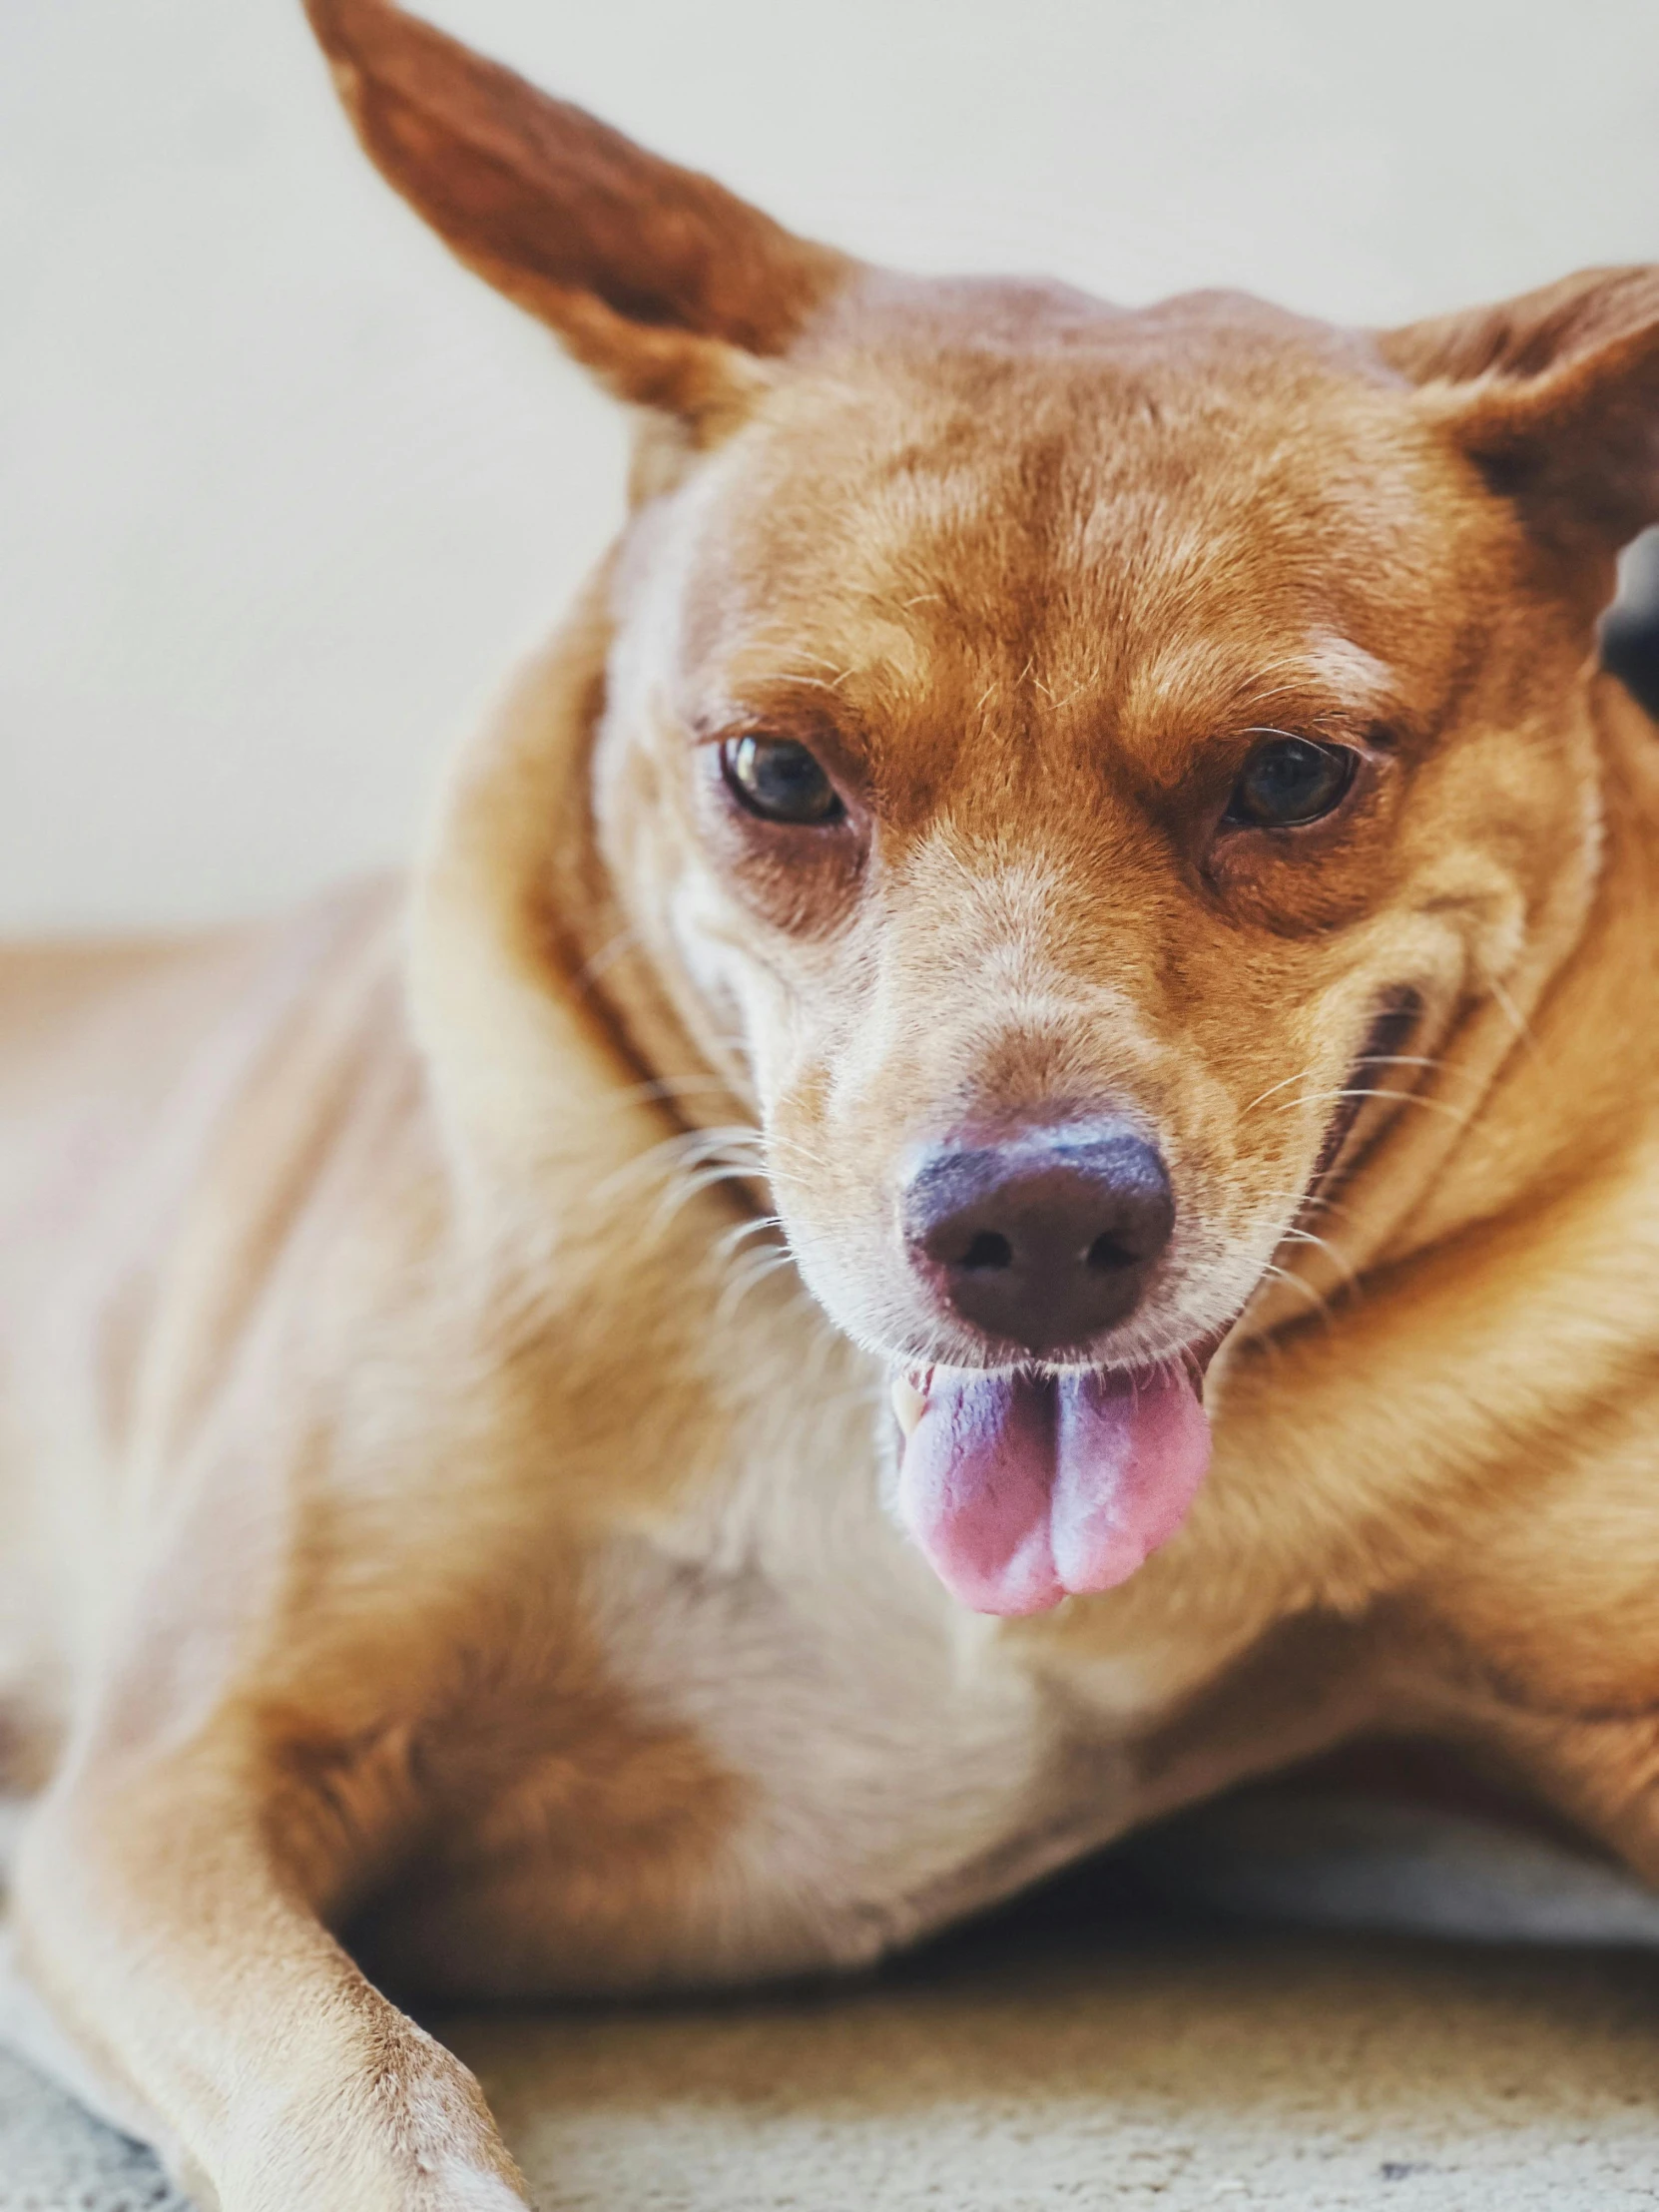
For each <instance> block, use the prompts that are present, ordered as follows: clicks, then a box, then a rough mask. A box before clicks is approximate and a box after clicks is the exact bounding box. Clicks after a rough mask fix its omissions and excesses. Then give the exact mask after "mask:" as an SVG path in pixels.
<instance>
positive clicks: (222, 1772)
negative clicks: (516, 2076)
mask: <svg viewBox="0 0 1659 2212" xmlns="http://www.w3.org/2000/svg"><path fill="white" fill-rule="evenodd" d="M276 1826H277V1824H275V1823H274V1822H273V1821H272V1819H271V1817H270V1804H269V1801H267V1800H264V1799H263V1798H262V1794H261V1792H260V1790H259V1789H258V1788H257V1787H256V1786H255V1785H254V1783H253V1781H252V1780H251V1779H250V1777H249V1775H248V1772H247V1769H246V1768H243V1769H242V1770H241V1772H240V1773H239V1767H238V1765H237V1763H235V1762H227V1760H226V1758H225V1754H224V1747H223V1746H222V1745H221V1746H212V1747H210V1746H204V1745H202V1744H198V1745H197V1746H195V1747H193V1749H192V1750H191V1751H190V1752H189V1753H186V1754H182V1755H179V1754H176V1755H173V1756H171V1757H159V1756H154V1755H150V1756H144V1757H142V1758H140V1759H138V1760H137V1761H135V1762H134V1763H133V1764H131V1765H122V1764H119V1763H116V1762H114V1761H110V1760H105V1761H104V1762H103V1763H102V1764H100V1765H96V1766H89V1767H87V1768H85V1769H83V1770H82V1771H81V1772H80V1773H79V1774H78V1775H77V1776H76V1777H74V1778H73V1780H71V1781H68V1782H66V1783H65V1784H63V1785H61V1786H60V1787H59V1788H58V1789H57V1790H56V1791H55V1792H54V1793H53V1795H52V1796H51V1797H50V1798H49V1799H48V1800H47V1801H46V1802H45V1804H44V1805H43V1806H42V1808H41V1810H40V1811H39V1813H38V1814H37V1815H36V1816H35V1818H34V1820H33V1822H32V1824H31V1826H30V1829H29V1831H28V1833H27V1834H26V1835H25V1837H24V1840H23V1845H22V1850H21V1853H20V1856H19V1861H18V1868H17V1883H16V1890H15V1894H14V1935H15V1945H16V1966H17V1969H18V1971H19V1973H20V1974H21V1975H22V1977H23V1978H24V1980H25V1982H26V1983H27V1985H28V1987H29V1988H30V1989H31V1990H32V1992H33V1993H34V1995H35V1996H36V1997H37V1998H38V1999H39V2000H40V2003H41V2004H42V2005H43V2006H44V2008H45V2011H46V2013H47V2015H48V2016H49V2019H50V2021H51V2022H52V2023H53V2024H54V2025H55V2027H56V2028H57V2029H59V2030H61V2032H62V2034H63V2036H64V2037H65V2038H67V2042H68V2044H69V2046H70V2047H71V2048H72V2050H73V2052H74V2053H75V2055H76V2057H77V2058H78V2059H79V2061H80V2065H79V2066H77V2067H74V2068H72V2069H63V2070H66V2071H68V2073H69V2085H70V2086H71V2087H72V2088H73V2087H77V2086H82V2085H84V2084H85V2083H86V2081H87V2076H88V2074H89V2073H90V2076H91V2084H92V2086H93V2087H94V2090H95V2101H96V2102H97V2103H98V2104H99V2105H100V2106H101V2107H102V2108H103V2109H104V2110H105V2111H106V2112H107V2113H108V2114H109V2115H110V2116H111V2117H113V2118H115V2119H116V2120H117V2121H118V2123H119V2124H122V2125H125V2126H127V2127H128V2128H130V2129H134V2130H136V2131H138V2132H140V2133H142V2134H143V2135H145V2136H147V2137H148V2138H149V2139H150V2140H151V2141H152V2142H154V2143H155V2145H156V2147H157V2149H158V2150H159V2151H160V2153H161V2154H162V2156H163V2158H164V2159H165V2160H166V2161H167V2163H169V2164H170V2165H171V2166H172V2167H173V2168H174V2170H175V2174H176V2178H177V2179H178V2181H179V2183H180V2185H181V2186H182V2187H183V2188H184V2189H186V2190H187V2191H188V2192H189V2193H191V2194H192V2195H194V2196H195V2197H196V2198H197V2200H198V2201H199V2202H200V2203H201V2204H202V2205H203V2206H204V2207H205V2208H217V2212H300V2208H301V2207H303V2212H514V2208H519V2212H521V2208H522V2207H523V2205H524V2203H525V2201H526V2200H525V2198H524V2195H523V2193H522V2184H521V2182H520V2180H519V2177H518V2174H517V2170H516V2168H515V2167H514V2165H513V2162H512V2160H511V2158H510V2157H509V2155H508V2153H507V2151H506V2149H505V2147H504V2145H503V2144H502V2142H501V2140H500V2138H499V2136H498V2135H497V2133H496V2131H495V2128H494V2125H493V2123H492V2121H491V2119H490V2116H489V2113H488V2111H487V2109H486V2107H485V2105H484V2101H483V2098H482V2095H481V2094H480V2092H479V2089H478V2085H477V2083H476V2082H475V2081H474V2080H473V2078H472V2076H471V2074H470V2073H468V2072H467V2070H466V2068H465V2067H464V2066H462V2065H461V2064H460V2062H459V2061H458V2060H457V2059H455V2058H454V2057H452V2056H451V2055H450V2053H449V2052H447V2051H446V2050H444V2049H443V2048H442V2047H441V2046H440V2045H439V2044H438V2043H436V2042H434V2041H433V2039H432V2038H431V2037H430V2036H429V2035H427V2034H426V2033H425V2032H424V2030H423V2029H421V2028H419V2027H417V2026H416V2025H415V2023H414V2022H413V2021H412V2020H410V2019H409V2018H407V2017H406V2016H405V2015H404V2014H403V2013H401V2012H400V2011H398V2010H397V2008H396V2007H395V2006H394V2005H392V2004H390V2003H388V2002H387V2001H386V1999H385V1998H384V1997H382V1996H381V1995H380V1994H379V1992H378V1991H377V1990H375V1989H374V1988H372V1987H371V1986H370V1985H369V1983H368V1982H367V1981H366V1980H365V1979H364V1978H363V1976H362V1975H361V1974H360V1973H359V1972H358V1971H357V1969H356V1968H355V1966H353V1964H352V1963H351V1961H350V1960H349V1959H348V1958H347V1957H346V1955H345V1953H344V1952H343V1951H342V1950H341V1949H340V1947H339V1945H338V1944H337V1943H336V1942H335V1941H334V1940H333V1938H332V1936H330V1935H329V1934H328V1933H327V1931H326V1929H325V1928H324V1927H323V1925H322V1923H321V1921H320V1920H319V1918H318V1917H317V1913H316V1911H315V1909H314V1905H313V1903H312V1901H311V1899H310V1898H309V1897H308V1895H307V1884H306V1882H305V1881H304V1880H302V1879H301V1878H300V1876H299V1875H298V1874H297V1873H296V1872H295V1870H294V1869H293V1868H292V1867H291V1866H290V1865H287V1864H285V1863H284V1855H283V1852H282V1850H281V1846H280V1843H279V1840H278V1839H277V1836H276V1834H275V1828H276ZM51 2040H52V2031H51V2029H50V2028H48V2031H47V2036H46V2041H47V2043H48V2044H49V2043H50V2041H51ZM37 2054H38V2055H40V2056H42V2057H44V2058H45V2059H46V2061H47V2062H48V2063H50V2062H51V2060H52V2055H53V2054H52V2051H51V2049H50V2048H49V2047H48V2048H44V2049H42V2048H40V2046H39V2044H38V2043H37Z"/></svg>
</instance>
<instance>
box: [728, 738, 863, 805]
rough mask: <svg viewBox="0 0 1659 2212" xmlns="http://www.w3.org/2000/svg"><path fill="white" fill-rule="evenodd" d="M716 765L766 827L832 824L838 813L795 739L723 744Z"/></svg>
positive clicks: (824, 781)
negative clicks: (773, 825)
mask: <svg viewBox="0 0 1659 2212" xmlns="http://www.w3.org/2000/svg"><path fill="white" fill-rule="evenodd" d="M720 765H721V767H722V768H723V769H724V770H725V772H726V781H727V783H728V784H730V785H731V787H732V789H733V791H734V792H736V794H737V795H738V798H739V799H740V800H741V801H742V803H743V804H744V806H746V807H747V808H748V809H749V811H750V813H751V814H752V815H760V816H761V817H762V818H763V819H764V820H765V821H767V822H803V823H824V822H834V821H835V820H837V819H838V817H839V815H840V813H841V803H840V801H839V800H838V799H837V798H836V796H835V787H834V785H833V784H831V783H830V779H829V777H828V776H826V775H825V773H824V771H823V769H822V768H821V767H820V766H819V764H818V762H817V761H816V760H815V759H814V757H813V755H812V754H811V753H810V752H809V751H808V750H807V748H806V747H805V746H804V745H799V744H797V742H796V741H795V739H794V738H728V739H727V741H726V743H725V744H724V745H723V746H722V747H721V749H720Z"/></svg>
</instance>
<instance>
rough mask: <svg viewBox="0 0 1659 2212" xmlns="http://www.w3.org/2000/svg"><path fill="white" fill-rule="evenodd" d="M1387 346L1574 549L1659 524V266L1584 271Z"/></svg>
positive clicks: (1489, 467) (1500, 481)
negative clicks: (1539, 289) (1655, 523)
mask: <svg viewBox="0 0 1659 2212" xmlns="http://www.w3.org/2000/svg"><path fill="white" fill-rule="evenodd" d="M1380 344H1381V348H1382V351H1383V357H1384V359H1385V360H1387V361H1388V362H1389V363H1390V365H1391V366H1392V367H1394V368H1396V369H1398V370H1399V371H1400V372H1401V373H1402V374H1403V375H1405V376H1408V377H1410V379H1411V380H1412V382H1413V383H1416V384H1420V385H1421V386H1423V399H1424V403H1425V404H1427V405H1429V406H1430V407H1432V409H1433V411H1434V412H1435V414H1436V415H1438V416H1439V417H1440V418H1441V419H1442V420H1443V421H1444V422H1445V423H1446V425H1447V427H1448V428H1449V429H1450V430H1451V431H1452V433H1453V434H1454V435H1455V436H1456V437H1457V439H1458V440H1459V442H1460V443H1461V444H1462V446H1463V448H1464V450H1465V451H1466V452H1467V453H1468V454H1469V455H1470V456H1471V457H1472V458H1473V459H1474V460H1475V461H1476V462H1477V463H1478V464H1479V466H1480V468H1481V471H1482V473H1483V474H1484V475H1485V477H1486V479H1487V481H1488V482H1489V483H1490V484H1491V485H1492V486H1493V488H1494V489H1496V490H1499V491H1501V492H1503V493H1504V494H1505V495H1506V496H1507V497H1509V498H1511V499H1513V500H1514V501H1515V502H1516V503H1517V504H1518V505H1519V506H1520V507H1521V509H1522V510H1523V512H1525V514H1526V516H1527V519H1528V520H1529V522H1531V524H1532V525H1533V527H1534V528H1535V529H1536V530H1537V531H1538V532H1539V533H1540V534H1541V535H1542V536H1544V537H1545V538H1546V539H1548V540H1550V541H1551V542H1552V543H1554V544H1555V545H1557V546H1558V547H1560V548H1561V549H1562V550H1563V551H1566V552H1568V553H1576V554H1595V553H1600V554H1602V555H1603V556H1605V555H1606V554H1607V553H1610V552H1614V551H1616V550H1617V549H1618V547H1620V546H1621V545H1624V544H1625V543H1627V542H1628V540H1629V539H1631V538H1633V537H1634V536H1635V535H1636V533H1637V532H1638V531H1639V530H1643V529H1645V528H1646V527H1647V526H1648V525H1649V524H1650V523H1654V522H1659V268H1646V269H1592V270H1586V271H1584V272H1583V274H1582V275H1580V276H1577V277H1565V278H1563V280H1562V281H1561V282H1560V283H1558V284H1549V285H1546V286H1545V288H1544V289H1543V290H1541V291H1531V292H1526V293H1524V294H1523V295H1522V296H1521V297H1520V298H1519V299H1510V300H1506V301H1504V302H1503V304H1502V305H1500V306H1495V307H1476V308H1472V309H1471V310H1470V311H1469V312H1468V313H1466V314H1449V315H1438V316H1435V317H1434V318H1433V319H1432V320H1430V321H1427V322H1413V323H1411V324H1409V325H1408V326H1407V327H1406V328H1405V329H1402V330H1390V331H1388V332H1387V333H1385V334H1384V335H1383V337H1382V338H1381V340H1380Z"/></svg>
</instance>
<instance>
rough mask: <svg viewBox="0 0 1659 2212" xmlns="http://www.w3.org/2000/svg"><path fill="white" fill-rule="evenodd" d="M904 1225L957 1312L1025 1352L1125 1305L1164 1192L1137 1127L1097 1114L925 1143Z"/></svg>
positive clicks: (1103, 1322)
mask: <svg viewBox="0 0 1659 2212" xmlns="http://www.w3.org/2000/svg"><path fill="white" fill-rule="evenodd" d="M903 1226H904V1235H905V1239H906V1242H907V1243H908V1245H909V1247H910V1252H911V1256H912V1258H913V1259H914V1260H915V1262H916V1264H917V1266H919V1267H920V1268H921V1270H922V1272H923V1273H924V1274H925V1275H927V1276H928V1277H929V1278H930V1279H931V1281H932V1282H933V1284H934V1286H935V1288H936V1289H937V1290H938V1292H939V1293H940V1294H941V1295H942V1296H943V1298H944V1299H945V1301H946V1302H947V1304H948V1305H949V1306H950V1307H951V1308H952V1309H953V1310H954V1311H955V1313H957V1314H958V1315H959V1316H960V1317H961V1319H962V1320H963V1321H965V1322H970V1323H971V1324H972V1325H973V1326H974V1328H976V1329H978V1330H981V1331H983V1333H984V1334H985V1335H986V1336H987V1337H991V1338H994V1339H996V1340H997V1341H998V1343H1000V1344H1005V1345H1018V1346H1019V1347H1021V1349H1023V1350H1024V1351H1026V1352H1032V1353H1055V1352H1080V1351H1082V1350H1083V1348H1084V1347H1085V1346H1086V1345H1087V1344H1088V1343H1089V1340H1090V1339H1091V1338H1093V1337H1097V1336H1099V1335H1100V1333H1101V1332H1102V1331H1103V1330H1106V1329H1110V1328H1112V1327H1113V1325H1114V1324H1115V1323H1117V1322H1120V1321H1123V1320H1124V1319H1125V1318H1126V1317H1127V1316H1128V1315H1129V1314H1130V1313H1131V1312H1132V1311H1133V1309H1134V1307H1135V1305H1136V1303H1137V1301H1138V1300H1139V1298H1140V1295H1141V1292H1142V1291H1143V1290H1144V1288H1145V1287H1146V1281H1147V1278H1148V1277H1149V1276H1150V1275H1151V1273H1152V1270H1153V1268H1154V1266H1155V1265H1156V1264H1157V1260H1158V1256H1159V1254H1160V1253H1161V1252H1162V1251H1163V1249H1164V1247H1165V1246H1166V1245H1167V1244H1168V1243H1169V1239H1170V1231H1171V1230H1172V1229H1173V1228H1174V1226H1175V1200H1174V1198H1173V1196H1172V1195H1171V1192H1170V1184H1169V1176H1168V1175H1167V1173H1166V1172H1165V1169H1164V1163H1163V1161H1162V1160H1161V1159H1160V1158H1159V1157H1158V1154H1157V1152H1156V1151H1155V1150H1154V1148H1153V1147H1152V1146H1151V1145H1149V1144H1148V1143H1147V1142H1146V1141H1145V1139H1144V1138H1142V1137H1137V1136H1135V1135H1133V1134H1132V1133H1131V1132H1130V1131H1129V1130H1126V1129H1123V1128H1121V1127H1118V1128H1114V1127H1112V1126H1111V1125H1110V1124H1108V1125H1107V1126H1106V1127H1104V1128H1103V1127H1101V1126H1100V1125H1099V1124H1098V1123H1097V1124H1093V1125H1087V1126H1084V1127H1077V1126H1072V1127H1070V1128H1067V1127H1060V1128H1057V1129H1040V1130H1031V1131H1028V1132H1026V1133H1024V1134H1023V1135H1020V1136H1018V1137H1015V1138H1013V1139H1011V1140H1010V1141H1008V1142H1006V1143H1003V1144H996V1145H987V1146H984V1147H982V1148H978V1149H975V1150H971V1151H955V1152H952V1151H939V1152H933V1153H931V1154H929V1155H928V1156H927V1158H925V1159H924V1160H923V1161H922V1162H921V1164H920V1166H919V1167H918V1168H917V1169H916V1171H915V1173H914V1174H913V1175H912V1177H911V1178H910V1181H909V1183H908V1185H907V1186H906V1188H905V1191H904V1196H903Z"/></svg>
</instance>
